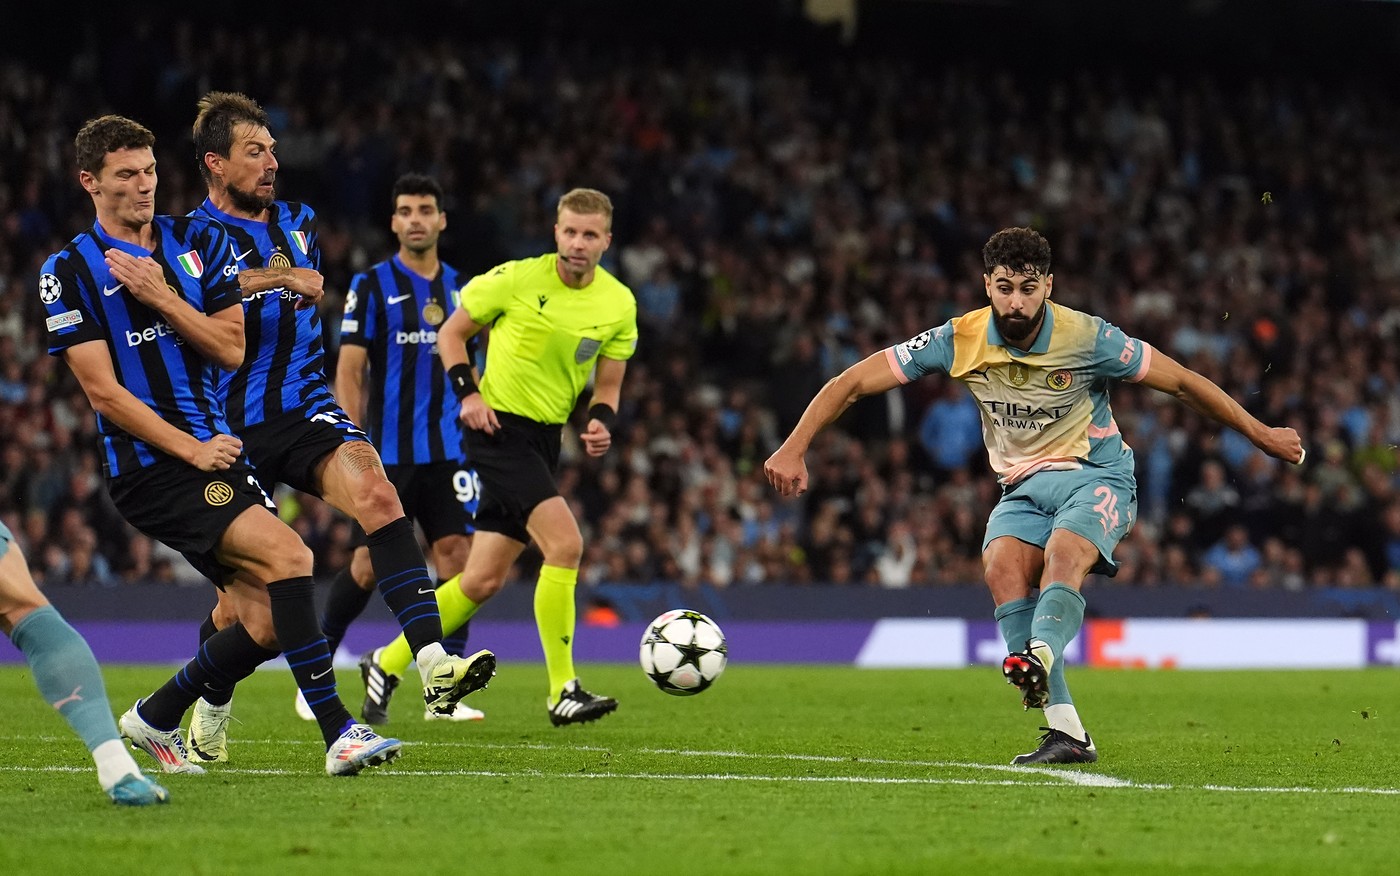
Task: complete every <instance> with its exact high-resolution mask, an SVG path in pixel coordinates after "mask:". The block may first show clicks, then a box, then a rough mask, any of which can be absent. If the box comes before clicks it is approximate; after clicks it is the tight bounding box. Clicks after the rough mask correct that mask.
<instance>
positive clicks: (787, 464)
mask: <svg viewBox="0 0 1400 876" xmlns="http://www.w3.org/2000/svg"><path fill="white" fill-rule="evenodd" d="M763 474H764V475H765V476H766V477H767V478H768V483H770V484H772V485H773V489H775V490H777V491H778V494H779V495H782V496H800V495H802V494H803V493H805V492H807V463H806V462H805V461H804V460H803V459H802V457H801V456H800V455H798V454H795V453H787V452H784V451H783V450H782V449H781V448H779V449H778V451H777V452H776V453H774V454H773V455H772V456H770V457H768V461H767V462H765V463H764V464H763Z"/></svg>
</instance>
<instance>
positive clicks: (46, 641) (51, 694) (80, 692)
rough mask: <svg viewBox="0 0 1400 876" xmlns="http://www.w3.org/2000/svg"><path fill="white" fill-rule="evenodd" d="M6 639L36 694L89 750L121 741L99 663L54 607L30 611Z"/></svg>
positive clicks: (46, 606)
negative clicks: (15, 650) (16, 650)
mask: <svg viewBox="0 0 1400 876" xmlns="http://www.w3.org/2000/svg"><path fill="white" fill-rule="evenodd" d="M10 641H12V642H14V643H15V647H16V648H19V650H20V651H21V652H22V653H23V654H24V659H25V662H27V663H28V664H29V673H30V675H32V676H33V677H34V684H35V686H36V687H38V688H39V694H40V696H42V697H43V698H44V701H45V702H46V703H48V704H49V705H51V706H53V707H54V708H55V709H56V710H58V713H59V714H60V715H62V716H63V720H65V721H67V722H68V726H70V727H72V728H73V732H74V733H76V734H78V738H79V739H81V740H83V745H85V746H87V749H88V751H92V750H94V749H95V748H97V747H98V746H99V745H101V744H102V743H104V742H110V741H112V740H114V739H120V738H121V735H120V734H119V733H118V732H117V722H116V721H115V720H113V719H112V707H111V705H109V704H108V702H107V689H106V687H105V686H103V683H102V671H101V670H99V669H98V668H97V659H96V658H94V657H93V656H92V649H91V648H89V647H88V643H87V642H86V641H85V640H84V639H83V637H82V636H80V635H78V631H77V630H75V629H73V627H71V626H70V625H69V624H68V621H66V620H64V619H63V615H61V614H59V613H58V609H56V608H54V607H53V606H52V605H45V606H42V607H40V608H36V609H34V610H33V611H31V612H30V613H29V614H27V615H25V617H24V619H23V620H21V621H20V622H19V623H17V624H15V627H14V629H13V630H12V631H11V633H10ZM118 778H120V776H118Z"/></svg>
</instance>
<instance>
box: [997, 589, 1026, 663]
mask: <svg viewBox="0 0 1400 876" xmlns="http://www.w3.org/2000/svg"><path fill="white" fill-rule="evenodd" d="M1034 610H1035V598H1034V597H1032V596H1023V597H1021V598H1020V599H1013V600H1011V601H1010V602H1003V603H1002V604H1001V605H998V606H997V609H996V611H995V612H993V613H992V617H994V618H996V620H997V629H998V630H1001V637H1002V639H1004V640H1005V641H1006V650H1007V651H1008V652H1013V653H1014V652H1016V651H1020V650H1022V649H1023V648H1025V647H1026V640H1027V639H1029V638H1030V637H1031V617H1032V613H1033V612H1034Z"/></svg>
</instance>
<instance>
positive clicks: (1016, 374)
mask: <svg viewBox="0 0 1400 876" xmlns="http://www.w3.org/2000/svg"><path fill="white" fill-rule="evenodd" d="M1030 379H1031V369H1030V368H1028V367H1026V366H1025V365H1022V364H1021V363H1020V362H1012V363H1011V385H1012V386H1025V385H1026V381H1028V380H1030Z"/></svg>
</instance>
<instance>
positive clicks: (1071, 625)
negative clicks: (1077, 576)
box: [1030, 583, 1084, 705]
mask: <svg viewBox="0 0 1400 876" xmlns="http://www.w3.org/2000/svg"><path fill="white" fill-rule="evenodd" d="M1083 625H1084V597H1083V595H1081V594H1080V593H1079V591H1078V590H1075V589H1074V588H1072V587H1066V586H1065V585H1063V584H1058V583H1056V584H1051V585H1050V586H1049V587H1046V588H1045V589H1044V590H1042V591H1040V600H1039V601H1038V602H1037V603H1036V608H1035V619H1034V620H1033V621H1031V634H1030V638H1031V639H1035V640H1037V641H1041V642H1044V643H1045V644H1046V645H1049V646H1050V652H1051V653H1052V654H1054V655H1055V662H1054V663H1053V664H1052V665H1051V667H1050V678H1049V687H1050V703H1051V704H1052V705H1055V704H1065V703H1071V702H1073V701H1072V700H1071V699H1070V696H1069V686H1068V685H1066V684H1065V670H1064V660H1063V659H1061V658H1062V657H1063V656H1064V652H1065V647H1066V646H1067V645H1069V643H1070V641H1071V640H1073V639H1074V637H1075V636H1076V635H1078V633H1079V628H1080V627H1082V626H1083Z"/></svg>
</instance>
